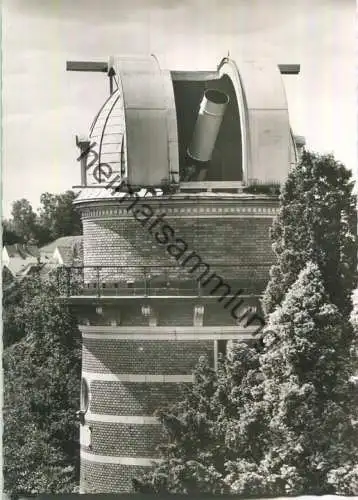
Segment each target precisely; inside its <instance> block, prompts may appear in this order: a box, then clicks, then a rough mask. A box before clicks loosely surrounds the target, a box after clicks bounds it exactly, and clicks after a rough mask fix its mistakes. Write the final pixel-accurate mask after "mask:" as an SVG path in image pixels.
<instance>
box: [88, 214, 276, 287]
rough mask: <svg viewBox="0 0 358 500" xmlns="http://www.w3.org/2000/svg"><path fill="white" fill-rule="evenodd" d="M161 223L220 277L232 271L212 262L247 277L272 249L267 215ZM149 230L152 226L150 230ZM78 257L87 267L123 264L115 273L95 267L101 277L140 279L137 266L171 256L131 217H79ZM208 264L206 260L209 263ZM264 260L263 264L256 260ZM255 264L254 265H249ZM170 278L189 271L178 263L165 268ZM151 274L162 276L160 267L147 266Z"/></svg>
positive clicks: (260, 271)
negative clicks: (81, 249)
mask: <svg viewBox="0 0 358 500" xmlns="http://www.w3.org/2000/svg"><path fill="white" fill-rule="evenodd" d="M167 222H168V223H170V225H171V227H172V228H173V229H174V231H175V237H176V238H182V239H183V240H184V241H185V242H186V243H187V245H188V247H189V249H188V251H187V253H186V254H185V255H186V256H187V255H189V253H190V252H191V251H195V252H196V253H197V254H198V255H200V257H201V259H202V260H203V261H204V262H206V263H208V264H209V265H210V266H211V268H212V271H213V272H217V273H218V274H220V275H221V276H223V278H225V277H226V278H233V275H232V270H231V271H230V270H224V269H219V268H216V267H215V265H214V264H218V263H220V264H231V265H232V266H235V265H239V266H241V267H240V269H235V275H236V276H237V277H238V278H242V279H244V280H247V279H250V278H252V277H254V278H257V279H263V278H265V277H267V271H268V268H269V264H270V263H271V262H272V259H273V254H272V250H271V244H270V241H269V227H270V226H271V219H269V218H252V219H249V218H247V219H246V218H241V219H229V218H228V219H198V218H196V219H194V218H193V219H170V218H169V217H168V218H167ZM153 233H155V230H153ZM83 234H84V262H85V265H93V266H127V268H126V269H123V270H121V272H120V273H118V271H115V270H111V271H109V270H105V269H103V270H101V280H102V281H113V280H115V279H117V280H118V281H126V280H131V279H138V280H139V279H141V278H142V274H141V271H139V270H138V269H136V268H134V267H133V268H130V266H131V265H132V266H137V265H141V264H143V265H152V266H155V265H162V266H173V265H174V264H176V261H175V259H174V258H171V257H170V255H169V254H168V253H167V252H166V250H165V246H164V247H163V246H162V245H159V244H158V243H157V242H156V240H155V237H154V234H153V235H151V234H150V233H149V232H148V230H147V229H146V228H145V227H144V228H143V227H142V226H141V224H140V223H139V222H138V221H136V220H135V219H134V218H133V220H132V219H125V220H124V219H122V220H88V219H84V220H83ZM211 263H212V264H211ZM264 263H268V267H267V268H264V267H262V264H264ZM255 264H256V265H258V266H259V267H257V268H256V269H255ZM86 273H87V275H86V279H88V280H91V279H92V280H94V279H95V273H94V271H92V274H91V272H90V271H89V270H87V271H86ZM171 273H172V274H171V275H170V276H171V277H172V278H180V279H188V278H189V277H190V275H189V274H188V273H186V272H185V271H184V270H183V269H181V268H180V267H178V268H177V270H176V271H171ZM152 274H158V275H163V269H158V270H157V271H156V270H154V269H153V270H152Z"/></svg>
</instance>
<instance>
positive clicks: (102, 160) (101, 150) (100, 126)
mask: <svg viewBox="0 0 358 500" xmlns="http://www.w3.org/2000/svg"><path fill="white" fill-rule="evenodd" d="M89 139H90V142H91V144H94V146H93V147H91V154H90V155H89V158H88V167H89V169H88V184H90V185H91V184H98V183H99V182H100V183H102V182H110V180H111V178H113V177H116V176H117V175H118V174H119V175H120V176H121V177H124V176H125V175H126V158H125V148H124V139H125V119H124V106H123V99H122V98H121V95H120V92H119V90H118V89H117V90H116V91H115V92H113V94H112V95H110V97H109V98H108V99H107V101H106V102H105V103H104V104H103V106H102V107H101V109H100V110H99V112H98V113H97V115H96V117H95V119H94V120H93V123H92V125H91V128H90V133H89ZM90 165H91V166H90ZM99 165H101V168H99V167H98V166H99Z"/></svg>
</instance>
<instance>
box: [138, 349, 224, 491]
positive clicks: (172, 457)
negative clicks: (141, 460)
mask: <svg viewBox="0 0 358 500" xmlns="http://www.w3.org/2000/svg"><path fill="white" fill-rule="evenodd" d="M216 389H217V375H216V373H215V370H213V368H211V367H210V365H209V362H208V360H207V358H206V357H202V358H200V360H199V363H198V365H197V367H196V369H195V371H194V381H193V384H192V385H191V386H190V387H186V386H184V387H183V398H182V400H181V401H180V402H178V403H177V404H175V405H173V406H172V407H171V408H169V409H168V410H164V409H163V410H158V412H157V413H156V414H157V416H158V418H159V420H160V422H161V423H162V425H163V429H164V431H165V435H166V442H165V443H163V445H161V446H160V447H159V451H160V455H161V461H160V463H159V464H158V465H157V466H155V467H154V468H153V470H151V471H150V472H149V473H147V474H145V475H144V476H142V477H140V478H138V479H136V480H134V481H133V484H134V487H135V489H136V490H137V491H141V492H152V493H161V492H169V493H197V492H211V491H214V492H217V493H219V492H222V487H223V485H222V482H221V473H220V470H221V469H222V465H223V464H222V455H221V446H220V445H221V442H222V439H220V437H221V436H219V435H217V433H216V421H217V418H218V409H217V408H216V407H215V405H213V396H214V394H215V391H216Z"/></svg>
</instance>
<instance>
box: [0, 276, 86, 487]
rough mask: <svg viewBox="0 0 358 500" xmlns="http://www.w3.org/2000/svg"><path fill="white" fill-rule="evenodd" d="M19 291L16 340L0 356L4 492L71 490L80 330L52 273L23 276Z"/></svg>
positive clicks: (74, 470) (74, 475)
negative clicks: (49, 275) (43, 277)
mask: <svg viewBox="0 0 358 500" xmlns="http://www.w3.org/2000/svg"><path fill="white" fill-rule="evenodd" d="M23 293H24V295H23V304H21V327H22V328H23V338H22V339H21V340H20V341H19V342H17V343H15V344H13V345H11V346H9V347H7V348H5V350H4V358H3V363H4V410H3V417H4V432H3V456H4V481H5V490H7V491H8V492H10V493H12V494H14V493H15V494H22V495H32V494H39V493H43V492H46V493H61V492H71V491H73V488H74V486H75V485H76V483H77V478H78V435H77V434H78V425H77V423H76V421H75V412H76V410H77V409H78V407H79V389H78V388H79V386H80V359H81V358H80V335H79V331H78V328H77V325H76V321H75V319H74V318H73V317H72V315H71V314H70V312H69V311H68V310H67V309H66V307H65V306H64V305H62V303H61V302H60V301H59V300H58V293H57V290H56V285H55V282H54V281H53V279H52V278H49V280H48V281H46V282H44V281H43V280H40V279H39V277H37V276H35V277H28V278H26V279H25V280H24V289H23ZM18 312H20V311H18Z"/></svg>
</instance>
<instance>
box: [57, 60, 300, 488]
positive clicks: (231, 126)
mask: <svg viewBox="0 0 358 500" xmlns="http://www.w3.org/2000/svg"><path fill="white" fill-rule="evenodd" d="M76 64H77V69H79V67H80V66H79V65H81V64H85V63H69V66H71V65H72V67H74V68H75V69H76ZM96 64H97V65H98V64H100V63H96ZM93 67H94V66H93ZM104 67H105V66H104V65H103V67H102V69H99V70H100V71H102V70H103V68H104ZM97 68H99V66H97ZM109 69H110V71H109ZM106 70H108V73H110V77H111V78H113V79H114V82H115V84H116V86H117V88H116V89H113V92H112V93H111V95H110V96H109V98H108V100H107V101H106V103H105V104H104V105H103V107H102V108H101V110H100V111H99V113H98V114H97V116H96V118H95V120H94V122H93V124H92V127H91V130H90V134H89V137H88V138H86V139H85V142H86V144H88V143H90V144H91V145H92V146H91V147H92V150H93V154H94V160H95V161H92V164H89V163H87V164H85V163H84V162H82V174H83V175H82V185H81V186H80V189H81V191H80V193H79V195H78V197H77V199H76V202H75V203H76V206H77V207H78V209H79V210H80V212H81V215H82V222H83V235H84V267H83V268H81V269H74V270H71V275H72V277H73V276H74V275H75V274H76V273H79V274H80V280H81V286H80V292H78V291H77V292H76V293H74V292H73V293H70V297H69V298H68V299H67V300H68V301H69V302H70V304H71V305H72V306H73V307H74V308H75V310H76V314H77V315H78V318H79V321H80V329H81V331H82V336H83V358H82V390H81V395H82V398H81V399H82V402H81V407H82V408H81V411H82V413H81V418H82V423H81V490H82V491H83V492H88V493H95V492H126V491H131V480H132V478H133V477H135V476H136V475H137V474H138V473H139V472H140V471H141V470H143V468H146V467H149V466H150V465H151V463H152V461H153V460H155V459H157V458H158V454H157V452H156V446H157V444H159V443H160V440H161V434H162V431H161V427H160V425H159V423H158V421H157V420H156V419H155V417H154V416H153V414H154V411H155V410H156V409H157V408H159V407H162V406H163V405H167V404H170V402H174V401H176V400H177V399H178V397H179V394H180V385H181V384H190V383H191V381H192V371H193V368H194V366H195V364H196V363H197V361H198V358H199V356H200V355H203V354H204V355H207V356H208V357H209V359H210V360H211V362H212V363H213V365H215V362H216V357H217V354H218V352H224V351H225V345H226V342H227V341H228V340H232V339H237V340H242V341H250V340H251V339H253V338H254V333H255V332H256V331H257V329H258V326H260V325H258V324H257V322H256V323H255V322H251V323H250V321H247V320H248V318H250V314H251V317H253V316H255V314H256V319H257V318H258V317H259V316H258V313H259V307H260V305H259V297H260V294H261V293H262V291H263V289H264V287H265V284H266V282H267V279H268V271H269V268H270V266H271V264H272V261H273V255H272V252H271V247H270V241H269V227H270V225H271V222H272V218H273V217H274V216H275V214H276V211H277V206H278V201H277V195H276V194H275V193H274V192H273V194H272V192H271V191H269V189H272V186H273V185H277V184H280V183H282V182H283V181H284V179H285V177H286V176H287V173H288V170H289V168H290V165H292V164H293V163H295V162H296V148H295V144H294V140H293V135H292V133H291V130H290V125H289V119H288V111H287V103H286V97H285V93H284V89H283V84H282V78H281V75H280V70H279V68H278V67H277V66H275V65H272V66H270V65H269V64H266V63H265V64H259V63H252V62H250V63H242V64H240V65H239V66H237V65H236V63H235V62H234V61H233V60H230V59H223V60H222V61H221V63H220V64H219V66H218V68H217V70H214V71H198V72H191V71H187V72H175V71H169V70H167V69H162V68H161V67H160V65H159V63H158V61H157V59H156V58H155V57H154V56H151V57H148V58H142V59H138V58H137V59H136V58H133V59H128V58H117V59H115V58H114V59H112V60H111V62H110V64H109V65H107V66H106ZM112 86H113V82H112ZM223 96H224V97H223ZM205 99H206V100H207V101H210V102H211V104H212V103H214V105H215V104H220V103H221V104H225V106H223V108H224V109H223V110H222V116H220V119H219V121H220V123H219V122H217V123H216V124H215V123H214V124H213V121H211V123H209V122H207V121H206V117H205V113H207V114H208V118H209V120H210V116H209V115H210V113H213V109H214V110H215V112H216V110H217V109H219V107H220V106H219V107H216V108H215V106H212V107H211V108H210V102H209V106H207V107H205V106H206V104H205ZM203 102H204V104H203ZM219 112H221V111H219ZM198 114H199V118H200V119H199V118H198ZM201 114H202V116H201ZM214 120H217V117H216V118H215V117H214ZM205 127H211V129H210V133H209V128H208V129H207V131H208V133H207V134H205V133H203V130H202V129H201V128H204V130H205ZM194 132H195V133H194ZM208 138H211V139H210V140H211V141H212V144H206V143H205V141H207V140H208ZM80 144H81V141H79V145H80ZM198 150H199V154H198ZM204 150H205V151H204ZM194 152H195V154H194ZM200 153H202V154H200ZM84 174H85V175H84ZM116 188H117V189H116ZM264 193H268V194H264ZM252 315H253V316H252Z"/></svg>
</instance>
